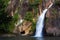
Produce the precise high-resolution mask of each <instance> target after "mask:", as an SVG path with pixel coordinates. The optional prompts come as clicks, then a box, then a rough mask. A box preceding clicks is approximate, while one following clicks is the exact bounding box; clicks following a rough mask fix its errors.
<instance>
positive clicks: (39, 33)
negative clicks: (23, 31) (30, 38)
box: [34, 3, 53, 37]
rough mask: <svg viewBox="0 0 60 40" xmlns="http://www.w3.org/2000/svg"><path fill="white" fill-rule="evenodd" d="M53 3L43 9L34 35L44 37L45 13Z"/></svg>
mask: <svg viewBox="0 0 60 40" xmlns="http://www.w3.org/2000/svg"><path fill="white" fill-rule="evenodd" d="M52 5H53V3H51V4H50V5H49V7H48V8H47V9H45V10H43V12H42V13H41V15H40V16H39V17H38V20H37V24H36V33H35V36H34V37H43V35H42V29H43V27H44V18H45V14H46V12H47V11H48V9H49V8H50V7H51V6H52Z"/></svg>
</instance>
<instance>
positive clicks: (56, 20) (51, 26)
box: [45, 4, 60, 36]
mask: <svg viewBox="0 0 60 40" xmlns="http://www.w3.org/2000/svg"><path fill="white" fill-rule="evenodd" d="M59 8H60V6H59V5H58V4H54V5H53V6H52V8H51V9H50V10H49V11H48V12H47V14H46V21H45V28H46V32H47V33H48V34H53V35H54V36H59V35H60V31H59V30H60V9H59Z"/></svg>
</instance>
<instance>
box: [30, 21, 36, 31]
mask: <svg viewBox="0 0 60 40" xmlns="http://www.w3.org/2000/svg"><path fill="white" fill-rule="evenodd" d="M35 29H36V22H32V30H31V31H34V30H35Z"/></svg>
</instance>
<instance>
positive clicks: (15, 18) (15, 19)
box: [13, 13, 19, 23]
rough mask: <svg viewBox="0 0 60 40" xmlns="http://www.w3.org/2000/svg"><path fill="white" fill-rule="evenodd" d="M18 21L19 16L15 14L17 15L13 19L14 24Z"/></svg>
mask: <svg viewBox="0 0 60 40" xmlns="http://www.w3.org/2000/svg"><path fill="white" fill-rule="evenodd" d="M18 19H19V18H18V14H17V13H15V14H14V17H13V20H14V23H15V22H17V20H18Z"/></svg>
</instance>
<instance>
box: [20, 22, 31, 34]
mask: <svg viewBox="0 0 60 40" xmlns="http://www.w3.org/2000/svg"><path fill="white" fill-rule="evenodd" d="M31 24H32V23H31V22H29V21H24V23H23V24H22V25H21V26H20V27H19V31H20V32H21V34H22V35H28V34H29V33H30V30H31Z"/></svg>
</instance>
